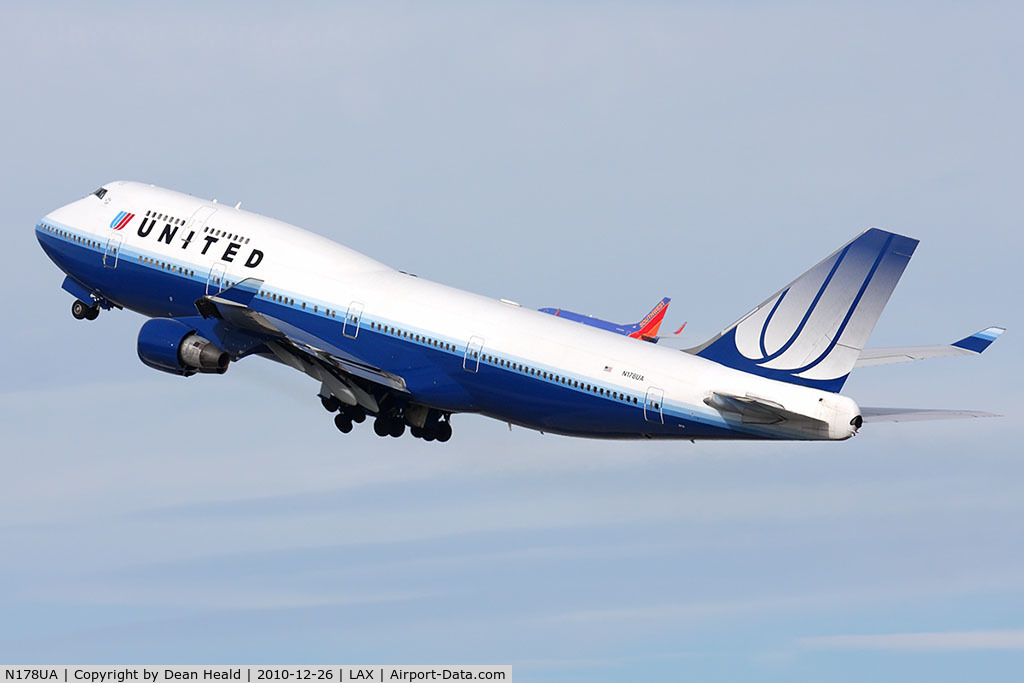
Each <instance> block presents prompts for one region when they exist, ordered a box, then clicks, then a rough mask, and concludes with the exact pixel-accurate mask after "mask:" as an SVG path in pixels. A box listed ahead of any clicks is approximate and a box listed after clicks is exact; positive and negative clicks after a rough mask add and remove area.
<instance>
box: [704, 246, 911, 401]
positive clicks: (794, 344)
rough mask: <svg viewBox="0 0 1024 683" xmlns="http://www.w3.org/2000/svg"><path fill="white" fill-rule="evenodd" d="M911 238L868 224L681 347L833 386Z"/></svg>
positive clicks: (761, 371)
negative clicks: (714, 331)
mask: <svg viewBox="0 0 1024 683" xmlns="http://www.w3.org/2000/svg"><path fill="white" fill-rule="evenodd" d="M917 243H918V242H917V240H915V239H912V238H910V237H905V236H903V235H897V234H895V233H891V232H886V231H884V230H879V229H877V228H871V229H870V230H867V231H865V232H863V233H861V234H860V235H858V236H857V237H856V238H854V239H853V240H852V241H850V242H848V243H847V244H845V245H844V246H843V247H841V248H840V249H839V250H838V251H836V252H835V253H834V254H832V255H831V256H829V257H828V258H826V259H825V260H824V261H822V262H821V263H819V264H818V265H816V266H814V267H813V268H811V269H810V270H809V271H807V272H806V273H804V274H803V275H801V276H800V277H798V278H797V279H796V280H794V281H793V282H791V283H790V284H789V285H787V286H786V287H785V288H783V289H782V290H781V291H779V292H777V293H775V294H774V295H772V296H771V297H769V298H768V300H766V301H765V302H764V303H762V304H761V305H760V306H758V307H757V308H755V309H754V310H752V311H751V312H750V313H748V314H747V315H745V316H743V317H742V318H740V319H739V320H738V321H736V322H735V323H733V324H732V325H730V326H729V327H727V328H726V329H725V330H724V331H723V332H722V333H721V334H719V335H717V336H715V337H713V338H712V339H710V340H709V341H707V342H705V343H704V344H702V345H701V346H698V347H696V348H693V349H689V350H688V351H689V353H693V354H696V355H698V356H701V357H702V358H707V359H709V360H713V361H715V362H717V363H721V364H722V365H725V366H728V367H731V368H735V369H737V370H743V371H745V372H751V373H754V374H757V375H761V376H763V377H770V378H772V379H777V380H781V381H784V382H791V383H794V384H802V385H805V386H809V387H815V388H818V389H824V390H826V391H839V390H840V389H842V387H843V383H844V382H845V381H846V378H847V377H848V376H849V374H850V371H851V370H852V369H853V366H854V364H855V363H856V362H857V358H858V357H859V356H860V352H861V350H862V349H863V348H864V344H865V343H867V340H868V336H870V334H871V330H873V329H874V327H875V323H876V322H877V321H878V317H879V316H880V315H881V314H882V309H883V308H885V304H886V303H888V301H889V296H890V295H891V294H892V291H893V289H895V287H896V283H897V282H899V279H900V276H901V275H903V270H904V269H905V268H906V267H907V263H909V262H910V257H911V256H913V254H914V249H916V248H917Z"/></svg>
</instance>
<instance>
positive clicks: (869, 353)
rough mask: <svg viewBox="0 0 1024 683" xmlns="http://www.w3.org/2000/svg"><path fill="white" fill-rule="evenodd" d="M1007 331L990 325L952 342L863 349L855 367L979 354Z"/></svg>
mask: <svg viewBox="0 0 1024 683" xmlns="http://www.w3.org/2000/svg"><path fill="white" fill-rule="evenodd" d="M1005 331H1006V330H1005V329H1004V328H1002V327H988V328H986V329H984V330H982V331H981V332H976V333H974V334H972V335H971V336H969V337H964V338H963V339H961V340H960V341H956V342H953V343H952V344H939V345H937V346H893V347H889V348H878V349H864V350H863V351H861V353H860V357H859V358H858V359H857V363H856V365H855V367H858V368H863V367H868V366H870V365H887V364H889V363H906V362H908V361H912V360H923V359H925V358H941V357H943V356H977V355H978V354H979V353H981V352H982V351H984V350H985V349H987V348H988V347H989V346H990V345H991V344H992V342H994V341H995V340H996V339H998V338H999V335H1001V334H1002V333H1003V332H1005Z"/></svg>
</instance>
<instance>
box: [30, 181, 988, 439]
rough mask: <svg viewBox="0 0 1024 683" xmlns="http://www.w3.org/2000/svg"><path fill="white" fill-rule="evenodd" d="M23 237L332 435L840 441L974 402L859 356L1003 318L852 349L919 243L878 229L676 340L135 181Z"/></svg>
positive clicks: (959, 348) (64, 210) (111, 305)
mask: <svg viewBox="0 0 1024 683" xmlns="http://www.w3.org/2000/svg"><path fill="white" fill-rule="evenodd" d="M36 235H37V237H38V240H39V243H40V245H41V246H42V248H43V250H44V251H45V252H46V254H47V256H49V257H50V259H52V260H53V262H54V263H55V264H57V266H58V267H59V268H60V269H61V270H62V271H63V272H64V273H65V274H66V277H65V278H64V283H63V288H64V289H65V290H66V291H67V292H69V293H70V294H71V295H72V296H73V297H75V301H74V303H73V304H72V307H71V312H72V314H73V315H74V316H75V317H76V318H78V319H86V320H93V319H95V318H96V317H97V315H98V314H99V312H100V310H101V309H102V310H110V309H129V310H133V311H136V312H138V313H141V314H143V315H144V316H146V317H148V318H149V320H147V321H146V322H145V323H143V325H142V328H141V329H140V330H139V338H138V354H139V358H140V359H141V360H142V362H143V363H145V364H146V365H148V366H149V367H151V368H155V369H157V370H161V371H163V372H168V373H171V374H174V375H181V376H185V377H188V376H191V375H195V374H198V373H207V374H223V373H224V372H225V371H226V370H227V369H228V366H229V364H230V363H232V362H235V361H238V360H241V359H243V358H245V357H247V356H261V357H263V358H268V359H270V360H274V361H277V362H279V363H283V364H285V365H288V366H291V367H293V368H295V369H296V370H298V371H300V372H303V373H305V374H307V375H309V376H310V377H312V378H313V379H314V380H316V381H317V383H318V385H319V396H320V399H321V402H322V403H323V405H324V407H325V408H327V410H329V411H331V412H332V413H335V415H334V422H335V425H336V426H337V428H338V429H339V430H341V431H342V432H350V431H351V430H352V429H353V423H359V422H363V421H364V420H366V419H367V416H373V417H374V420H373V428H374V431H375V432H376V433H377V434H378V435H380V436H387V435H390V436H394V437H398V436H401V435H402V434H403V433H405V431H406V428H407V427H408V428H409V429H410V431H411V433H412V435H413V436H415V437H419V438H423V439H426V440H428V441H433V440H437V441H447V440H448V439H449V438H451V435H452V427H451V416H452V415H453V414H456V413H479V414H482V415H486V416H488V417H492V418H494V419H496V420H501V421H503V422H507V423H509V424H516V425H521V426H523V427H527V428H530V429H535V430H538V431H542V432H551V433H557V434H565V435H570V436H584V437H593V438H602V439H692V440H696V439H800V440H810V439H823V440H842V439H848V438H849V437H851V436H853V435H854V434H856V433H857V431H858V430H859V429H860V428H861V426H862V424H863V423H864V422H869V421H873V420H889V421H900V420H910V419H937V418H947V417H971V416H981V415H986V413H980V412H969V411H936V410H900V409H889V408H866V407H865V408H862V407H860V406H858V405H857V403H856V402H854V401H853V399H851V398H848V397H846V396H843V395H841V394H840V393H839V391H840V390H841V389H842V387H843V383H844V382H845V381H846V378H847V377H848V376H849V374H850V371H851V370H853V368H855V367H858V366H861V365H876V364H881V363H895V362H901V361H908V360H915V359H918V358H930V357H935V356H948V355H977V354H979V353H981V352H982V351H984V350H985V348H986V347H988V345H989V344H991V343H992V342H993V341H994V340H995V339H996V338H997V337H998V336H999V335H1000V334H1001V333H1002V331H1003V330H1002V329H1001V328H997V327H990V328H988V329H986V330H984V331H982V332H979V333H977V334H974V335H972V336H969V337H966V338H964V339H961V340H960V341H957V342H955V343H953V344H948V345H939V346H924V347H906V348H893V349H865V348H864V345H865V343H866V342H867V339H868V335H869V334H870V333H871V331H872V329H873V328H874V326H875V322H876V321H877V320H878V317H879V315H880V314H881V312H882V309H883V307H884V306H885V304H886V302H887V301H888V300H889V296H890V294H891V293H892V291H893V288H894V287H895V286H896V283H897V281H898V280H899V278H900V276H901V275H902V274H903V270H904V268H905V267H906V265H907V263H908V262H909V260H910V257H911V256H912V255H913V253H914V249H915V247H916V246H917V240H914V239H911V238H909V237H904V236H902V235H897V234H893V233H890V232H885V231H883V230H878V229H870V230H867V231H866V232H864V233H862V234H860V235H858V236H857V237H855V238H854V239H853V240H852V241H850V242H849V243H847V244H845V245H844V246H842V247H841V248H840V249H839V250H838V251H836V252H835V253H833V254H832V255H831V256H829V257H828V258H826V259H825V260H824V261H822V262H821V263H819V264H818V265H816V266H814V267H813V268H811V269H810V270H809V271H807V272H806V273H804V274H803V275H801V276H800V277H798V278H797V279H796V280H794V281H793V282H792V283H790V284H789V285H787V286H786V287H784V288H783V289H781V290H780V291H778V292H776V293H775V294H773V295H772V296H770V297H768V299H767V300H765V301H764V302H763V303H762V304H760V305H758V306H757V307H755V308H754V309H753V310H752V311H750V313H748V314H746V315H745V316H743V317H742V318H740V319H739V320H738V321H737V322H735V323H733V324H732V325H730V326H729V327H727V328H726V329H725V330H724V331H722V332H721V333H720V334H718V335H716V336H715V337H714V338H712V339H710V340H708V341H707V342H705V343H704V344H701V345H700V346H697V347H695V348H692V349H688V350H686V351H680V350H677V349H670V348H664V347H663V346H660V345H657V344H649V343H645V342H644V341H643V340H642V339H638V338H634V337H633V336H630V335H629V334H625V333H623V332H621V331H617V330H615V329H605V327H606V326H602V325H594V324H579V322H576V321H573V320H571V319H567V318H563V317H561V316H559V315H549V314H546V313H542V312H539V311H534V310H530V309H527V308H524V307H521V306H519V305H518V304H515V303H513V302H509V301H505V300H495V299H490V298H488V297H484V296H479V295H476V294H471V293H469V292H465V291H461V290H458V289H454V288H452V287H447V286H445V285H441V284H437V283H435V282H430V281H428V280H424V279H421V278H418V277H416V276H414V275H410V274H408V273H405V272H402V271H398V270H394V269H392V268H390V267H388V266H386V265H384V264H382V263H379V262H378V261H375V260H373V259H371V258H369V257H367V256H364V255H362V254H359V253H357V252H355V251H352V250H351V249H348V248H346V247H344V246H342V245H340V244H337V243H335V242H332V241H331V240H328V239H325V238H323V237H320V236H318V235H315V234H312V233H310V232H307V231H305V230H302V229H300V228H297V227H294V226H291V225H288V224H286V223H282V222H280V221H277V220H274V219H271V218H266V217H264V216H259V215H256V214H253V213H249V212H247V211H243V210H241V209H240V208H239V207H238V206H236V207H230V206H223V205H220V204H217V203H216V201H205V200H202V199H197V198H195V197H192V196H190V195H187V194H181V193H178V192H174V191H171V190H165V189H161V188H159V187H154V186H152V185H146V184H142V183H135V182H113V183H110V184H108V185H104V186H103V187H101V188H100V189H98V190H96V191H95V192H94V193H92V194H91V195H88V196H87V197H85V198H84V199H80V200H78V201H75V202H72V203H71V204H68V205H66V206H63V207H61V208H59V209H57V210H55V211H53V212H51V213H49V214H47V215H46V216H45V217H44V218H43V219H42V220H41V221H39V224H38V225H37V226H36ZM665 304H667V300H666V301H665ZM659 311H660V312H661V313H662V314H663V310H660V309H656V311H653V312H652V314H655V315H656V314H657V313H658V312H659ZM658 323H659V324H660V317H659V318H658ZM640 327H644V326H643V325H640ZM653 334H654V335H656V334H657V332H656V330H655V331H654V332H653Z"/></svg>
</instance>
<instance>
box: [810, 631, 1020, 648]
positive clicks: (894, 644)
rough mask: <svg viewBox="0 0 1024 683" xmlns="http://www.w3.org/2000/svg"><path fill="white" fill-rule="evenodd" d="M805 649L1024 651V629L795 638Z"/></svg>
mask: <svg viewBox="0 0 1024 683" xmlns="http://www.w3.org/2000/svg"><path fill="white" fill-rule="evenodd" d="M796 642H797V644H798V645H799V646H800V647H802V648H804V649H807V650H846V651H849V650H885V651H890V652H952V651H966V650H1024V630H1006V631H947V632H923V633H881V634H858V635H836V636H812V637H808V638H798V639H797V641H796Z"/></svg>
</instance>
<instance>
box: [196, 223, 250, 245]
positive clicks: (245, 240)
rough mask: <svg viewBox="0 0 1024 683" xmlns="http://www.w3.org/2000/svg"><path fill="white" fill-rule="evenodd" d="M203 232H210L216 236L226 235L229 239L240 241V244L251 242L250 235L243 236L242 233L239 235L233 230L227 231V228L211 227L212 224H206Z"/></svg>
mask: <svg viewBox="0 0 1024 683" xmlns="http://www.w3.org/2000/svg"><path fill="white" fill-rule="evenodd" d="M203 232H206V233H209V234H211V235H213V236H214V237H226V238H227V239H229V240H231V241H232V242H238V243H239V244H249V238H248V237H242V236H241V235H237V234H235V233H233V232H227V231H225V230H217V229H216V228H211V227H210V226H206V227H205V228H203Z"/></svg>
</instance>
